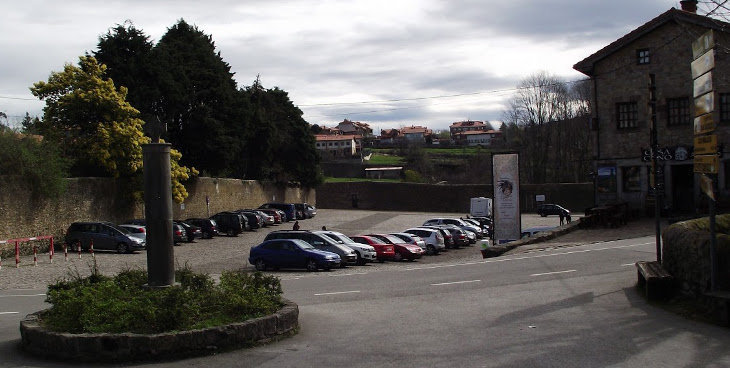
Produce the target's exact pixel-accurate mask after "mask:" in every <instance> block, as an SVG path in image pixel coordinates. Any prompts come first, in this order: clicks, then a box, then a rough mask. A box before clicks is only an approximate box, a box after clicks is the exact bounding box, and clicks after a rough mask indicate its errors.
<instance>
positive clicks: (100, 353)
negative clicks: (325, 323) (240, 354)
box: [20, 299, 299, 362]
mask: <svg viewBox="0 0 730 368" xmlns="http://www.w3.org/2000/svg"><path fill="white" fill-rule="evenodd" d="M282 302H283V304H284V306H283V307H282V308H281V309H279V310H278V311H276V313H274V314H272V315H269V316H264V317H259V318H255V319H251V320H248V321H245V322H240V323H234V324H230V325H224V326H218V327H210V328H205V329H199V330H192V331H181V332H166V333H160V334H134V333H122V334H107V333H99V334H91V333H89V334H70V333H61V332H53V331H48V330H47V329H45V328H44V327H42V326H41V324H40V315H41V313H43V311H41V312H36V313H33V314H29V315H28V316H26V318H25V319H24V320H23V321H21V322H20V336H21V347H22V349H23V350H25V351H26V352H28V353H30V354H32V355H33V356H37V357H42V358H53V359H62V360H74V361H83V362H126V361H145V360H152V359H155V360H158V359H180V358H187V357H192V356H201V355H208V354H211V353H215V352H217V351H221V350H226V349H234V348H241V347H248V346H253V345H258V344H263V343H267V342H270V341H273V340H276V339H278V338H281V337H285V336H288V335H292V334H295V333H296V332H297V331H298V328H299V306H298V305H296V304H295V303H293V302H291V301H289V300H286V299H282Z"/></svg>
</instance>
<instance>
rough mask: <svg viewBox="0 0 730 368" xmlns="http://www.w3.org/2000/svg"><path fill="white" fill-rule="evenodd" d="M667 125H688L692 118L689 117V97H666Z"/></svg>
mask: <svg viewBox="0 0 730 368" xmlns="http://www.w3.org/2000/svg"><path fill="white" fill-rule="evenodd" d="M667 109H668V110H669V111H668V114H667V116H668V121H667V123H668V125H669V126H676V125H690V124H691V123H692V120H690V117H689V98H686V97H683V98H668V99H667Z"/></svg>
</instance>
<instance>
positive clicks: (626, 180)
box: [621, 166, 641, 192]
mask: <svg viewBox="0 0 730 368" xmlns="http://www.w3.org/2000/svg"><path fill="white" fill-rule="evenodd" d="M640 174H641V166H627V167H622V168H621V179H622V185H621V187H622V190H623V191H624V192H641V175H640Z"/></svg>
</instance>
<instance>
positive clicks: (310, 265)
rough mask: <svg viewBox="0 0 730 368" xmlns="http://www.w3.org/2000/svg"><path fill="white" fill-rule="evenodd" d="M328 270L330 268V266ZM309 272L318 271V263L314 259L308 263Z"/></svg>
mask: <svg viewBox="0 0 730 368" xmlns="http://www.w3.org/2000/svg"><path fill="white" fill-rule="evenodd" d="M327 268H329V266H328V267H327ZM307 271H309V272H314V271H317V262H315V261H314V260H313V259H310V260H308V261H307Z"/></svg>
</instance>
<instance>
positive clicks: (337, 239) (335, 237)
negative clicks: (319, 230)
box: [323, 233, 344, 244]
mask: <svg viewBox="0 0 730 368" xmlns="http://www.w3.org/2000/svg"><path fill="white" fill-rule="evenodd" d="M323 235H324V236H326V237H327V238H329V239H332V240H333V241H336V242H337V244H344V242H343V241H342V239H340V238H338V237H337V235H335V234H330V233H324V234H323Z"/></svg>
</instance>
